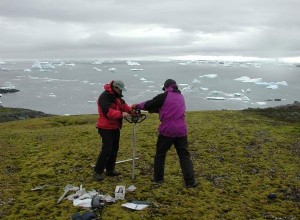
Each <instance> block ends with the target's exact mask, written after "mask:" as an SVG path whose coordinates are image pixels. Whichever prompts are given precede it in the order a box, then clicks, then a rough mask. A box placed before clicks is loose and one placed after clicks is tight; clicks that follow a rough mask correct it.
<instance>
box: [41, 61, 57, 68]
mask: <svg viewBox="0 0 300 220" xmlns="http://www.w3.org/2000/svg"><path fill="white" fill-rule="evenodd" d="M42 67H43V69H55V66H53V65H52V63H49V62H44V63H42Z"/></svg>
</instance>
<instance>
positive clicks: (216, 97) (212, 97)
mask: <svg viewBox="0 0 300 220" xmlns="http://www.w3.org/2000/svg"><path fill="white" fill-rule="evenodd" d="M206 99H207V100H225V99H226V98H224V97H221V96H209V97H206Z"/></svg>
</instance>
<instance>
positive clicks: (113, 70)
mask: <svg viewBox="0 0 300 220" xmlns="http://www.w3.org/2000/svg"><path fill="white" fill-rule="evenodd" d="M108 70H109V71H110V72H115V71H116V70H117V69H116V68H114V67H112V68H109V69H108Z"/></svg>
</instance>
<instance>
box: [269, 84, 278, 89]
mask: <svg viewBox="0 0 300 220" xmlns="http://www.w3.org/2000/svg"><path fill="white" fill-rule="evenodd" d="M267 89H278V85H269V86H267Z"/></svg>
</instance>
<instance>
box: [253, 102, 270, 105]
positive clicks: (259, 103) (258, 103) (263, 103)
mask: <svg viewBox="0 0 300 220" xmlns="http://www.w3.org/2000/svg"><path fill="white" fill-rule="evenodd" d="M254 104H256V105H267V103H266V102H255V103H254Z"/></svg>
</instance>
